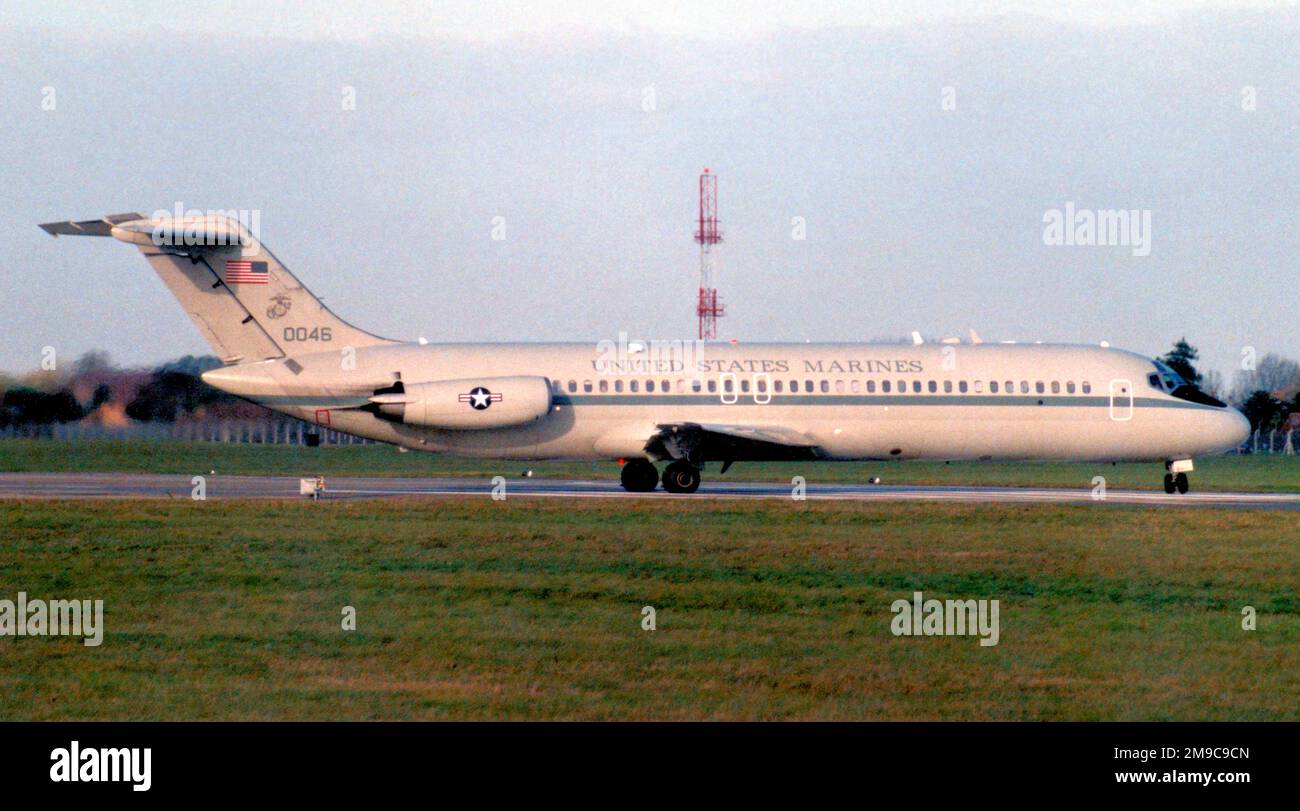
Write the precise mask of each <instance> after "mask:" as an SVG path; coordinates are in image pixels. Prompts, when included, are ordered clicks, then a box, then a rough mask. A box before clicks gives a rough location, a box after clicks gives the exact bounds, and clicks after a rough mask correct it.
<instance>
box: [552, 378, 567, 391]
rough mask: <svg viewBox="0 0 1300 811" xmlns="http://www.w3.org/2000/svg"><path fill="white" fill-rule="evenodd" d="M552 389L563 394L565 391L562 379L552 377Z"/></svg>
mask: <svg viewBox="0 0 1300 811" xmlns="http://www.w3.org/2000/svg"><path fill="white" fill-rule="evenodd" d="M551 391H553V392H555V393H556V394H563V393H564V384H563V383H561V382H560V381H558V380H555V379H554V378H552V379H551Z"/></svg>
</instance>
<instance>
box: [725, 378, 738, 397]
mask: <svg viewBox="0 0 1300 811" xmlns="http://www.w3.org/2000/svg"><path fill="white" fill-rule="evenodd" d="M735 389H736V382H735V381H734V380H732V379H731V378H729V377H728V378H727V379H725V380H723V381H722V390H723V391H725V392H726V393H728V394H730V393H731V392H733V391H735Z"/></svg>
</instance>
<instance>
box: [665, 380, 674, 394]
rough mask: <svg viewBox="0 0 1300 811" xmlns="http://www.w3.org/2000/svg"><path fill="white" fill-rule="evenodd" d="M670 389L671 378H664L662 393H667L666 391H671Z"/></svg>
mask: <svg viewBox="0 0 1300 811" xmlns="http://www.w3.org/2000/svg"><path fill="white" fill-rule="evenodd" d="M672 390H673V381H671V380H665V381H664V387H663V392H664V394H668V393H669V392H671V391H672Z"/></svg>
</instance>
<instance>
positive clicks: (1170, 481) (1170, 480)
mask: <svg viewBox="0 0 1300 811" xmlns="http://www.w3.org/2000/svg"><path fill="white" fill-rule="evenodd" d="M1165 492H1166V493H1169V494H1171V495H1172V494H1173V492H1174V474H1172V473H1166V474H1165Z"/></svg>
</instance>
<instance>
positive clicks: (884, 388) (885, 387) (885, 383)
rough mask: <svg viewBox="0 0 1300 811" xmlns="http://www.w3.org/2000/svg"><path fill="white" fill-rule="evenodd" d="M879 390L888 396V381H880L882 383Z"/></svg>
mask: <svg viewBox="0 0 1300 811" xmlns="http://www.w3.org/2000/svg"><path fill="white" fill-rule="evenodd" d="M880 390H881V391H883V392H884V393H885V394H889V381H888V380H882V381H880Z"/></svg>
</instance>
